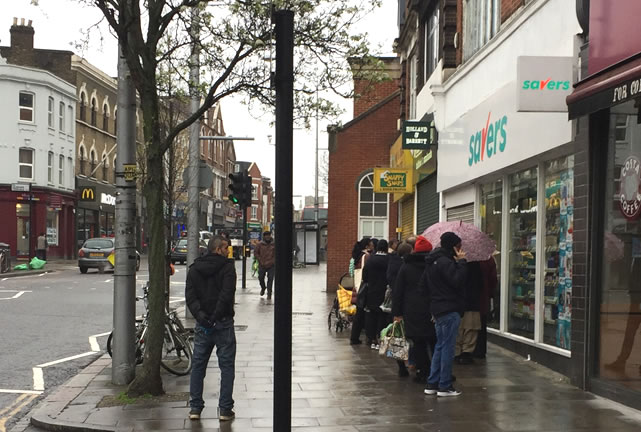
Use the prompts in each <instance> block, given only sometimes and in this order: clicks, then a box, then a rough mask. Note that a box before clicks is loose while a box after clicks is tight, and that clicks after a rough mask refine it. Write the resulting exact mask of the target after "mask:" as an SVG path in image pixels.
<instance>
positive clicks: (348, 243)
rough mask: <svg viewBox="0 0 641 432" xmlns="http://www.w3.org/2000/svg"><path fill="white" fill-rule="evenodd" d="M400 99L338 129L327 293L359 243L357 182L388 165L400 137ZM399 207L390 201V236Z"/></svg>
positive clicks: (332, 154)
mask: <svg viewBox="0 0 641 432" xmlns="http://www.w3.org/2000/svg"><path fill="white" fill-rule="evenodd" d="M399 103H400V97H399V96H397V97H394V98H392V99H391V100H389V101H388V102H387V103H386V104H385V105H383V106H382V107H379V108H378V109H377V110H376V111H374V112H372V113H370V114H369V115H367V116H366V117H364V118H362V119H361V120H360V121H358V122H357V123H355V124H353V125H351V126H349V125H348V126H349V127H347V128H346V129H343V130H339V131H338V132H337V135H336V137H335V143H334V145H330V154H329V185H328V186H329V204H328V232H327V290H328V291H334V290H336V286H337V284H338V282H339V280H340V277H341V276H342V275H343V274H344V273H345V272H347V270H348V267H349V259H350V257H351V252H352V247H353V246H354V243H355V242H356V241H357V240H358V238H357V236H358V194H357V189H356V188H357V182H358V180H359V179H360V177H361V174H363V172H364V171H366V170H368V169H372V168H374V167H376V166H388V165H389V158H390V155H389V152H390V146H391V145H392V143H393V142H394V140H395V139H396V138H397V136H398V131H397V129H396V121H397V119H398V106H399ZM396 210H397V206H396V205H393V203H392V202H391V200H390V207H389V215H390V216H389V233H388V237H392V236H394V235H395V230H396V225H397V212H396Z"/></svg>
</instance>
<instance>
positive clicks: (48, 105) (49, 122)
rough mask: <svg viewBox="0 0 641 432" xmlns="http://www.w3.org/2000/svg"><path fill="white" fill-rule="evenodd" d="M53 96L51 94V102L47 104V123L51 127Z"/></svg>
mask: <svg viewBox="0 0 641 432" xmlns="http://www.w3.org/2000/svg"><path fill="white" fill-rule="evenodd" d="M53 106H54V102H53V98H52V97H51V96H49V103H48V104H47V124H48V125H49V127H50V128H53Z"/></svg>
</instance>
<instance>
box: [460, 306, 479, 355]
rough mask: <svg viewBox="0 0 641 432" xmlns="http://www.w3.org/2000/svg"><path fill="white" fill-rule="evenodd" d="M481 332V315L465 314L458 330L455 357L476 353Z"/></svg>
mask: <svg viewBox="0 0 641 432" xmlns="http://www.w3.org/2000/svg"><path fill="white" fill-rule="evenodd" d="M479 330H481V313H480V312H470V311H468V312H465V315H463V318H462V319H461V325H459V328H458V336H457V338H456V350H455V355H457V356H459V355H461V353H472V352H474V349H475V348H476V341H477V339H478V336H479Z"/></svg>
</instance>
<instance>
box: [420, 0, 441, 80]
mask: <svg viewBox="0 0 641 432" xmlns="http://www.w3.org/2000/svg"><path fill="white" fill-rule="evenodd" d="M438 24H439V8H438V7H436V8H434V11H433V12H432V13H431V14H430V15H429V17H428V18H427V20H426V21H425V25H424V31H425V35H424V41H425V42H424V52H423V79H424V81H425V82H427V80H428V79H429V78H430V76H431V75H432V72H434V70H436V65H437V64H438V59H439V26H438Z"/></svg>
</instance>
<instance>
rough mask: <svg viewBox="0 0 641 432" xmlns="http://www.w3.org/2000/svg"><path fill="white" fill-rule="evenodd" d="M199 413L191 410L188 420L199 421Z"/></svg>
mask: <svg viewBox="0 0 641 432" xmlns="http://www.w3.org/2000/svg"><path fill="white" fill-rule="evenodd" d="M200 412H201V410H197V409H194V408H192V409H191V411H189V420H200Z"/></svg>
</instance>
